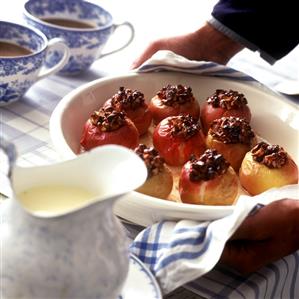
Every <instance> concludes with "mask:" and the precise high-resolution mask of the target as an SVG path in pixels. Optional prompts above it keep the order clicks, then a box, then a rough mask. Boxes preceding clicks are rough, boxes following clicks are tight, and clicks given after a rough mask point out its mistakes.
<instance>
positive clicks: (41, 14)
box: [25, 0, 115, 74]
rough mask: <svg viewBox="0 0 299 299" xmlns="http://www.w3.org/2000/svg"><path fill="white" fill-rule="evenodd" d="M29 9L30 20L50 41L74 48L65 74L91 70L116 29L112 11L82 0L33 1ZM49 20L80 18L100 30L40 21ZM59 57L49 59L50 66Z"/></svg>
mask: <svg viewBox="0 0 299 299" xmlns="http://www.w3.org/2000/svg"><path fill="white" fill-rule="evenodd" d="M25 9H26V11H27V13H26V14H25V17H26V20H27V22H28V23H29V24H30V25H31V26H34V27H36V28H37V29H39V30H40V31H42V32H43V33H44V34H45V35H46V36H47V37H48V38H49V39H52V38H55V37H60V38H63V39H64V41H65V43H66V44H67V46H68V47H69V48H70V52H71V57H70V60H69V62H68V63H67V65H66V66H65V67H64V68H63V69H62V70H61V71H60V73H62V74H76V73H79V72H81V71H82V70H85V69H87V68H88V67H89V66H90V65H91V64H92V62H93V61H95V60H96V59H97V58H98V52H99V49H100V48H101V47H103V46H104V45H105V44H106V42H107V40H108V38H109V36H110V35H111V33H112V32H113V31H114V29H115V25H113V23H112V16H111V15H110V13H109V12H107V11H106V10H104V9H103V8H101V7H100V6H98V5H95V4H92V3H89V2H86V1H82V0H51V1H49V0H29V1H28V2H27V3H26V4H25ZM32 16H34V17H32ZM47 17H52V18H61V17H63V18H65V19H76V20H78V19H79V20H82V21H86V22H88V23H92V24H94V25H95V26H96V27H95V28H93V29H87V30H78V29H75V28H67V29H66V28H65V27H61V26H55V25H52V24H50V23H46V22H43V21H40V20H39V19H41V18H47ZM61 55H62V54H61ZM58 58H59V55H57V53H55V55H52V57H50V58H49V59H48V60H47V65H48V66H49V67H50V66H52V65H54V64H55V63H56V62H57V60H58Z"/></svg>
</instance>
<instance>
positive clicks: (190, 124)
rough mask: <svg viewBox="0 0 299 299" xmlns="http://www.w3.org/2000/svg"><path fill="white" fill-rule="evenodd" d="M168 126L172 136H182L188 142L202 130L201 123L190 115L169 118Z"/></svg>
mask: <svg viewBox="0 0 299 299" xmlns="http://www.w3.org/2000/svg"><path fill="white" fill-rule="evenodd" d="M168 125H169V128H170V131H169V133H170V134H171V135H172V136H181V137H183V138H184V139H186V140H187V139H189V138H191V137H192V136H193V135H195V134H196V133H198V132H199V130H200V129H201V127H200V123H199V122H198V121H197V120H195V119H194V118H193V117H192V116H191V115H189V114H187V115H178V116H173V117H169V118H168Z"/></svg>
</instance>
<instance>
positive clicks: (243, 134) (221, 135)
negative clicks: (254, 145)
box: [209, 116, 255, 144]
mask: <svg viewBox="0 0 299 299" xmlns="http://www.w3.org/2000/svg"><path fill="white" fill-rule="evenodd" d="M209 134H211V135H212V137H213V138H215V139H216V140H218V141H220V142H223V143H243V144H251V142H252V140H253V138H254V137H255V134H254V132H253V131H252V129H251V127H250V125H249V123H248V122H247V121H246V120H245V119H243V118H239V117H233V116H230V117H221V118H219V119H216V120H214V121H213V122H212V125H211V127H210V130H209Z"/></svg>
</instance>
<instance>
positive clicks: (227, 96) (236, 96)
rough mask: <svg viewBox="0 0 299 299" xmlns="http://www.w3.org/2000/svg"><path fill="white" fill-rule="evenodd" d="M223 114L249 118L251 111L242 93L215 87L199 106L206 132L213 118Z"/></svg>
mask: <svg viewBox="0 0 299 299" xmlns="http://www.w3.org/2000/svg"><path fill="white" fill-rule="evenodd" d="M223 116H235V117H240V118H244V119H245V120H247V121H248V122H250V120H251V112H250V109H249V107H248V105H247V99H246V98H245V96H244V94H242V93H239V92H238V91H234V90H231V89H230V90H224V89H216V91H215V93H214V94H212V95H211V96H210V97H208V98H207V99H206V101H205V103H204V104H203V105H202V107H201V111H200V120H201V124H202V128H203V131H204V133H205V134H206V133H207V132H208V130H209V128H210V126H211V124H212V122H213V120H215V119H218V118H221V117H223Z"/></svg>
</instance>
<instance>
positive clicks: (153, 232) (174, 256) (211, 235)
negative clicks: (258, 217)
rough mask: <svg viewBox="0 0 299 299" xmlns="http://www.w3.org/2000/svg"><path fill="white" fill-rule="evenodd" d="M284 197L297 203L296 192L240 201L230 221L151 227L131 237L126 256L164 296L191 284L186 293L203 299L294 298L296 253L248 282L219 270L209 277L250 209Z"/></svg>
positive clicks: (298, 285)
mask: <svg viewBox="0 0 299 299" xmlns="http://www.w3.org/2000/svg"><path fill="white" fill-rule="evenodd" d="M286 197H289V198H294V199H297V200H299V186H298V185H291V186H287V187H284V188H280V189H272V190H269V191H267V192H265V193H263V194H260V195H258V196H255V197H248V196H241V197H240V198H239V200H238V203H237V205H236V208H235V210H234V212H233V213H232V214H231V215H229V216H227V217H224V218H222V219H218V220H215V221H211V222H209V221H205V222H197V221H190V220H181V221H178V222H175V221H163V222H159V223H156V224H154V225H152V226H150V227H147V228H146V229H144V230H143V231H142V232H140V233H139V234H138V235H137V237H136V238H135V240H134V242H133V243H132V244H131V252H132V253H134V254H135V255H136V256H137V257H138V258H139V259H140V260H141V261H142V262H143V263H145V264H146V265H147V266H148V267H149V268H150V270H151V271H152V272H153V274H154V275H155V277H156V278H157V280H158V282H159V284H160V287H161V289H162V291H163V292H164V294H167V293H169V292H171V291H172V290H174V289H176V288H177V287H180V286H182V285H184V284H186V283H188V282H191V283H189V284H187V285H186V287H190V288H193V290H195V291H196V290H197V292H199V293H200V295H202V296H204V297H206V298H220V297H223V298H237V297H240V298H242V297H243V298H260V294H261V293H263V294H264V295H265V296H264V295H263V296H262V297H263V298H299V251H298V252H296V253H294V254H293V255H290V256H288V257H285V258H284V259H282V260H280V261H278V262H276V263H274V264H271V265H269V266H267V267H266V268H264V269H262V270H260V271H258V272H257V273H254V274H252V275H250V276H248V277H243V276H241V275H239V274H237V273H235V272H233V271H232V270H229V269H225V267H218V268H216V269H215V270H213V271H211V269H212V268H214V266H215V265H216V264H217V262H218V260H219V258H220V256H221V253H222V250H223V248H224V245H225V242H226V241H227V240H228V239H229V238H230V236H231V235H232V234H233V233H234V232H235V230H236V229H237V228H238V227H239V225H240V224H241V222H242V221H243V220H244V218H245V217H246V216H247V215H248V214H249V213H250V211H251V210H252V209H254V208H255V207H257V206H258V205H259V204H263V205H265V204H268V203H270V202H272V201H274V200H277V199H281V198H286ZM298 237H299V236H298ZM209 271H211V272H209ZM208 272H209V273H208ZM206 273H208V274H207V275H205V274H206ZM199 277H201V278H199ZM198 278H199V279H198ZM208 282H209V284H208ZM208 285H210V287H208ZM236 286H237V288H236ZM220 291H221V292H220ZM220 293H221V296H220ZM282 294H284V296H283V297H281V295H282Z"/></svg>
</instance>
